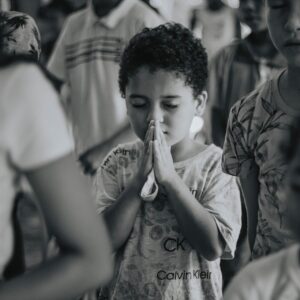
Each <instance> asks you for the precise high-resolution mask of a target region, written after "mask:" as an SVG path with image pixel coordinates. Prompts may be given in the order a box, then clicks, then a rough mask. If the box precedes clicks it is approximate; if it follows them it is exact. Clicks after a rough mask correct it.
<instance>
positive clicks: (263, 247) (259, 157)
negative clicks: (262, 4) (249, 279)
mask: <svg viewBox="0 0 300 300" xmlns="http://www.w3.org/2000/svg"><path fill="white" fill-rule="evenodd" d="M266 3H267V20H268V28H269V32H270V36H271V38H272V41H273V42H274V45H275V46H276V48H277V49H278V51H279V52H280V53H281V54H282V55H283V56H284V57H285V58H286V60H287V68H285V69H284V70H282V71H281V72H278V73H277V74H276V75H275V76H274V77H273V78H272V79H270V80H268V81H266V82H265V83H264V84H262V85H261V86H260V87H258V88H257V89H256V90H255V91H253V92H251V93H250V94H248V95H247V96H245V97H243V98H242V99H241V100H239V101H238V102H237V103H236V104H235V105H234V106H233V107H232V109H231V111H230V115H229V121H228V125H227V131H226V137H225V143H224V152H223V162H222V165H223V170H224V172H226V173H228V174H231V175H234V176H238V177H239V178H240V181H241V185H242V190H243V193H244V196H245V202H246V208H247V220H248V237H249V244H250V249H251V251H252V258H253V259H255V258H258V257H261V256H265V255H268V254H271V253H274V252H276V251H279V250H281V249H282V248H284V247H286V246H287V245H289V244H291V243H293V242H295V239H294V237H293V234H292V232H291V230H290V228H289V227H288V221H289V215H288V214H287V201H286V199H285V198H281V197H279V196H278V189H279V187H280V186H281V184H282V182H283V180H284V178H285V176H286V171H287V163H286V161H285V159H284V157H283V153H282V152H281V151H279V146H278V145H279V144H285V143H287V142H288V141H287V139H288V133H289V130H290V128H291V126H292V125H293V123H294V121H295V119H296V118H297V117H298V116H300V102H299V99H300V90H299V82H300V48H299V44H300V2H299V1H298V0H267V1H266Z"/></svg>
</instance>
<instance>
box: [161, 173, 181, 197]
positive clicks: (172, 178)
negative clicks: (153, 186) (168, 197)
mask: <svg viewBox="0 0 300 300" xmlns="http://www.w3.org/2000/svg"><path fill="white" fill-rule="evenodd" d="M181 181H182V180H181V178H180V177H179V175H178V174H177V172H176V171H175V170H174V172H172V173H171V174H170V175H169V176H168V177H166V178H165V179H164V180H163V181H162V182H160V184H161V185H162V186H163V187H164V188H165V189H166V191H167V192H168V191H170V190H174V187H177V186H178V184H179V185H180V183H181Z"/></svg>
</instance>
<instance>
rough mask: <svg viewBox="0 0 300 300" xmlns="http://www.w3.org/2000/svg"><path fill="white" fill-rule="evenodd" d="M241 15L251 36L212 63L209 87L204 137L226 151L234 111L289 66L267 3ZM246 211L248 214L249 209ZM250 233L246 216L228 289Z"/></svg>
mask: <svg viewBox="0 0 300 300" xmlns="http://www.w3.org/2000/svg"><path fill="white" fill-rule="evenodd" d="M238 15H239V18H240V21H241V22H243V23H244V24H246V25H247V26H248V27H249V28H250V29H251V34H249V35H248V36H247V37H246V38H244V39H239V40H236V41H234V42H233V43H231V44H230V45H228V46H226V47H224V48H223V49H221V50H220V51H219V52H218V53H217V55H216V56H215V57H214V58H213V59H212V61H211V64H210V69H209V76H208V83H207V91H208V108H207V110H206V115H205V116H204V118H205V128H203V134H204V135H205V138H206V141H207V142H208V143H211V142H212V143H214V144H215V145H217V146H220V147H223V143H224V138H225V132H226V124H227V121H228V116H229V112H230V109H231V107H232V106H233V105H234V104H235V103H236V102H237V101H238V100H239V99H240V98H241V97H243V96H245V95H247V94H248V93H249V92H251V91H252V90H254V89H255V88H256V87H257V86H259V85H260V84H261V83H263V82H265V81H266V80H267V79H269V78H270V77H272V75H274V74H276V72H278V71H280V70H282V69H283V68H284V67H285V65H286V61H285V59H284V57H283V56H282V55H281V54H280V53H279V52H278V51H277V49H276V48H275V46H274V45H273V43H272V41H271V38H270V35H269V32H268V28H267V7H266V4H265V0H241V1H240V6H239V9H238ZM243 211H244V212H245V213H246V211H245V209H244V210H243ZM246 232H247V225H246V215H245V214H243V226H242V231H241V236H240V239H239V243H238V247H237V252H236V257H235V259H234V260H233V261H224V262H222V270H223V275H224V278H225V284H224V287H226V285H227V283H228V282H229V280H230V279H231V278H232V276H233V275H234V274H235V273H236V272H238V270H239V269H240V268H241V267H242V266H243V265H245V264H246V263H247V262H248V259H249V249H248V245H247V238H246Z"/></svg>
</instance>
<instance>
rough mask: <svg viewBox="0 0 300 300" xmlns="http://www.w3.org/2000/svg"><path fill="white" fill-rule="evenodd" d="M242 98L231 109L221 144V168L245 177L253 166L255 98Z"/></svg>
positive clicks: (231, 173)
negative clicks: (222, 143)
mask: <svg viewBox="0 0 300 300" xmlns="http://www.w3.org/2000/svg"><path fill="white" fill-rule="evenodd" d="M253 97H254V96H253V95H252V96H251V95H250V96H249V98H247V97H246V98H243V99H241V100H240V101H238V102H237V103H236V104H235V105H234V106H233V107H232V109H231V111H230V114H229V119H228V123H227V129H226V135H225V142H224V146H223V157H222V168H223V171H224V172H225V173H227V174H230V175H233V176H239V177H242V178H243V177H246V176H247V175H248V174H249V173H250V172H251V171H252V170H253V167H254V166H255V159H254V148H253V147H254V146H255V143H252V142H251V141H253V132H254V131H253V129H254V128H253V124H254V123H255V120H254V110H255V98H253Z"/></svg>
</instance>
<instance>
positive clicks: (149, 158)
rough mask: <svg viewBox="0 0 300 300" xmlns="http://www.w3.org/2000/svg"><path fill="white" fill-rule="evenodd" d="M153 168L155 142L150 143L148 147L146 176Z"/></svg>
mask: <svg viewBox="0 0 300 300" xmlns="http://www.w3.org/2000/svg"><path fill="white" fill-rule="evenodd" d="M152 167H153V141H150V142H149V145H148V153H147V155H146V165H145V171H146V174H148V173H149V172H150V171H151V169H152Z"/></svg>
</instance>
